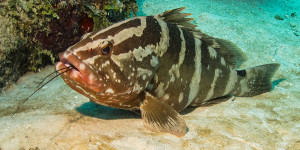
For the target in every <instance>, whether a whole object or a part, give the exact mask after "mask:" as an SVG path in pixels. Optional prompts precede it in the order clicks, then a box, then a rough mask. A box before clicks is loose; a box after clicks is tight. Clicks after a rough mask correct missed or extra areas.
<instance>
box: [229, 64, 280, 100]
mask: <svg viewBox="0 0 300 150" xmlns="http://www.w3.org/2000/svg"><path fill="white" fill-rule="evenodd" d="M279 66H280V64H276V63H272V64H265V65H261V66H256V67H253V68H249V69H245V70H238V71H237V74H238V78H239V80H238V81H239V83H238V84H239V88H238V89H237V90H236V91H235V92H234V95H236V96H246V97H248V96H255V95H259V94H262V93H265V92H269V91H271V90H272V77H273V75H274V73H275V72H276V71H277V69H278V68H279Z"/></svg>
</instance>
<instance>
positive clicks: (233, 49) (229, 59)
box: [158, 7, 247, 68]
mask: <svg viewBox="0 0 300 150" xmlns="http://www.w3.org/2000/svg"><path fill="white" fill-rule="evenodd" d="M184 9H185V7H181V8H177V9H173V10H169V11H166V12H163V13H161V14H159V15H158V17H159V18H161V19H163V20H164V21H166V22H169V23H173V24H176V25H178V26H179V27H180V28H183V29H185V30H187V31H189V32H190V33H192V34H193V35H194V37H196V38H198V39H201V40H202V41H204V42H206V43H207V44H208V45H209V46H211V47H212V48H214V49H216V50H217V51H218V53H219V54H220V55H221V56H222V57H224V59H225V61H226V63H228V64H229V65H231V66H232V67H233V68H238V67H239V66H240V65H241V64H242V63H243V62H245V61H246V60H247V56H246V54H245V53H244V52H243V51H242V50H241V49H240V48H238V47H237V46H236V45H235V44H233V43H232V42H230V41H227V40H223V39H218V38H214V37H211V36H208V35H206V34H205V33H202V32H201V30H199V29H196V27H197V26H196V25H193V24H192V23H191V20H193V18H186V17H187V16H190V15H191V14H189V13H181V11H182V10H184Z"/></svg>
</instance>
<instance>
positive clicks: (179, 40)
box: [56, 8, 279, 137]
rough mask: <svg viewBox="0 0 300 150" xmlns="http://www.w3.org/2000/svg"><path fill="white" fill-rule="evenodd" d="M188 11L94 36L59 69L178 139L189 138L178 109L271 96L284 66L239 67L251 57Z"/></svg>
mask: <svg viewBox="0 0 300 150" xmlns="http://www.w3.org/2000/svg"><path fill="white" fill-rule="evenodd" d="M183 9H184V8H178V9H174V10H170V11H166V12H164V13H161V14H158V15H154V16H143V17H135V18H130V19H127V20H124V21H122V22H119V23H116V24H114V25H112V26H110V27H108V28H106V29H103V30H100V31H94V32H91V33H87V34H86V35H84V36H83V37H82V39H81V41H79V42H78V43H77V44H75V45H73V46H71V47H69V48H68V49H67V50H66V51H65V52H64V53H63V54H61V55H60V56H61V57H60V60H61V61H60V62H58V63H57V64H56V69H57V70H58V71H59V72H60V73H61V76H62V78H63V79H64V81H65V82H66V83H67V84H68V85H69V86H70V87H71V88H73V89H74V90H76V91H77V92H79V93H81V94H83V95H84V96H86V97H88V98H90V100H91V101H93V102H95V103H98V104H101V105H105V106H109V107H115V108H121V109H127V110H131V111H134V112H137V113H140V114H141V116H142V119H143V122H144V126H145V127H146V128H148V129H149V130H151V131H154V132H167V133H171V134H174V135H176V136H178V137H180V136H183V135H185V133H186V123H185V121H184V119H183V118H182V117H181V116H180V114H179V112H180V111H182V110H183V109H185V108H186V107H188V106H201V105H210V104H216V103H219V102H222V101H226V100H229V99H231V98H232V97H233V96H255V95H258V94H261V93H264V92H269V91H271V89H272V80H271V79H272V77H273V75H274V73H275V72H276V70H277V69H278V67H279V64H276V63H273V64H265V65H261V66H256V67H253V68H248V69H243V70H236V68H238V67H239V66H240V65H241V64H242V63H243V62H245V61H246V60H247V57H246V55H245V54H244V53H243V52H242V51H241V50H240V49H239V48H238V47H237V46H235V45H234V44H233V43H231V42H230V41H227V40H223V39H218V38H214V37H211V36H208V35H206V34H204V33H202V32H201V31H200V30H198V29H196V26H195V25H193V24H192V23H191V22H190V21H191V20H192V18H186V17H187V16H189V15H190V14H187V13H181V11H182V10H183ZM66 66H72V67H71V68H69V69H70V71H65V70H64V69H63V68H66Z"/></svg>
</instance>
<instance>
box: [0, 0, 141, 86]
mask: <svg viewBox="0 0 300 150" xmlns="http://www.w3.org/2000/svg"><path fill="white" fill-rule="evenodd" d="M0 9H1V11H0V88H1V87H3V86H4V85H5V84H6V83H10V82H11V81H15V80H17V79H18V77H19V76H20V75H22V74H24V73H25V72H26V71H29V70H30V71H38V70H39V68H41V67H44V66H45V65H47V64H51V63H54V62H55V61H56V60H57V58H58V53H59V52H62V51H64V50H65V49H66V48H67V47H69V46H70V45H73V44H75V43H76V42H78V41H79V40H80V37H81V36H82V35H83V34H85V33H87V32H91V31H95V30H99V29H102V28H105V27H107V26H109V25H110V24H111V23H113V22H117V21H120V20H123V19H125V18H128V17H130V16H132V15H135V13H136V12H137V4H136V2H135V0H120V1H117V0H112V1H106V0H86V1H82V0H1V1H0Z"/></svg>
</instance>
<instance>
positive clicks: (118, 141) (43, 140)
mask: <svg viewBox="0 0 300 150" xmlns="http://www.w3.org/2000/svg"><path fill="white" fill-rule="evenodd" d="M139 4H140V6H141V7H140V10H141V12H140V13H139V14H144V15H152V14H157V13H160V12H163V11H165V10H169V9H173V8H177V7H182V6H185V7H187V8H186V10H185V12H189V13H192V14H193V15H192V17H194V19H195V20H194V23H195V24H197V25H198V26H199V29H201V30H202V31H203V32H204V33H207V34H209V35H211V36H214V37H218V38H223V39H228V40H230V41H233V42H234V43H236V45H238V46H239V47H240V48H241V49H242V50H243V51H244V52H245V53H246V54H247V55H248V56H249V60H248V61H247V62H246V63H245V64H244V65H243V66H242V68H243V67H244V68H247V67H250V66H255V65H260V64H264V63H269V62H277V63H280V64H281V67H280V69H279V71H278V72H277V73H276V75H275V77H274V80H276V79H282V78H285V79H286V80H284V81H282V82H280V83H279V84H278V86H276V87H275V89H274V90H273V91H272V92H269V93H265V94H262V95H259V96H255V97H251V98H249V97H238V98H236V99H235V101H227V102H224V103H221V104H218V105H214V106H211V107H198V108H196V109H191V108H189V109H187V110H186V111H184V112H183V113H182V115H183V118H184V119H185V120H186V123H187V125H188V128H189V131H188V133H187V134H186V135H185V136H184V137H182V138H177V137H175V136H173V135H171V134H164V133H152V132H150V131H148V130H146V129H145V128H144V127H143V123H142V120H141V119H140V116H138V115H136V114H134V113H131V112H128V111H125V110H118V109H113V108H108V107H104V106H100V105H96V104H94V103H91V102H89V100H88V99H87V98H85V97H83V96H82V95H80V94H78V93H76V92H75V91H73V90H72V89H71V88H69V87H68V86H67V85H66V84H65V83H64V82H63V80H62V79H61V78H57V79H55V80H54V81H53V82H50V83H49V84H47V85H46V86H45V87H44V88H43V89H41V90H40V91H39V92H37V93H36V94H35V95H34V96H32V98H30V100H29V101H28V102H26V103H25V104H23V106H22V107H21V109H20V111H19V112H18V113H17V114H16V115H15V116H14V117H13V118H12V119H11V118H10V117H11V114H12V113H13V112H14V110H15V109H16V107H17V105H18V104H19V103H20V102H21V101H22V100H23V99H24V98H26V97H27V96H28V95H30V93H32V92H33V91H34V90H35V87H36V86H37V84H38V83H39V82H40V81H41V80H42V79H43V78H44V77H45V76H46V75H47V74H49V73H50V72H52V71H53V70H54V67H53V66H49V67H46V68H45V69H43V70H41V72H39V73H27V74H26V75H24V76H23V77H22V78H21V79H20V80H19V81H18V82H17V83H16V84H15V85H13V86H11V87H10V88H9V89H8V90H6V91H3V92H2V93H1V95H0V104H1V105H0V149H1V150H10V149H30V148H37V147H38V148H39V149H121V150H122V149H126V150H127V149H129V150H131V149H139V150H140V149H147V150H148V149H150V150H163V149H175V150H176V149H228V150H229V149H230V150H231V149H239V150H240V149H259V150H260V149H270V150H273V149H292V150H296V149H298V150H299V149H300V90H299V89H300V38H299V36H296V35H295V34H297V33H294V32H298V34H299V31H300V19H299V18H300V11H299V8H300V2H297V0H277V1H268V0H260V1H255V2H253V1H250V0H248V1H247V0H235V1H234V0H222V1H221V0H205V1H204V0H201V1H200V0H186V1H183V0H180V1H174V0H161V1H158V0H146V1H143V2H139ZM293 12H296V14H297V16H296V17H291V16H290V14H291V13H293ZM277 14H278V15H281V16H283V18H284V20H276V19H275V18H274V16H275V15H277Z"/></svg>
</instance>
